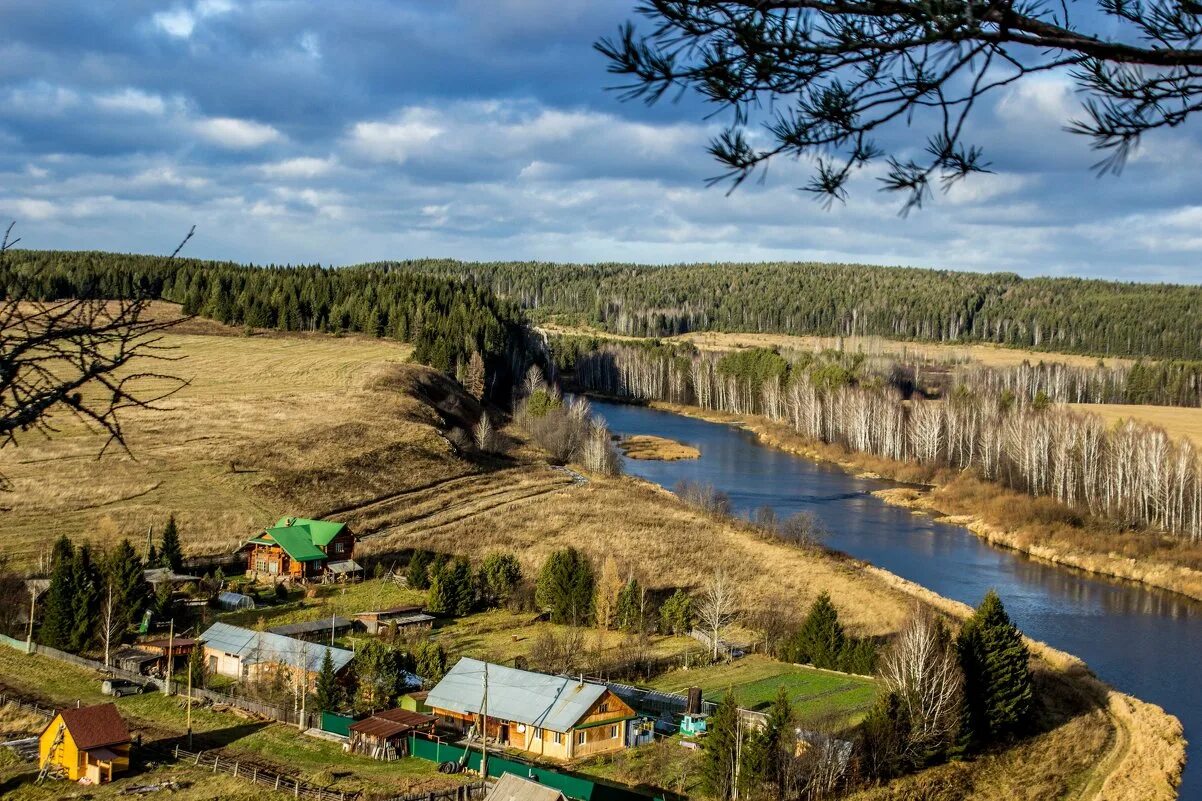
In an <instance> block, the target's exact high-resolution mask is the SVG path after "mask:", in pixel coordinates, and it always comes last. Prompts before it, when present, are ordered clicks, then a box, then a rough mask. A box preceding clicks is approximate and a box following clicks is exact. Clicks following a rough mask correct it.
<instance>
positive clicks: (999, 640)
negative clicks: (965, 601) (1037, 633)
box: [956, 590, 1035, 742]
mask: <svg viewBox="0 0 1202 801" xmlns="http://www.w3.org/2000/svg"><path fill="white" fill-rule="evenodd" d="M956 647H957V651H958V653H959V656H960V667H961V668H962V669H963V671H964V690H965V698H966V702H967V707H968V721H969V727H970V732H971V733H970V736H971V737H973V738H975V739H976V740H977V741H981V742H985V741H990V740H995V739H997V738H999V737H1003V736H1005V735H1007V734H1011V733H1014V732H1016V731H1018V730H1019V729H1020V728H1021V727H1022V725H1023V724H1024V723H1025V722H1026V719H1027V716H1028V715H1029V714H1030V711H1031V706H1032V703H1033V700H1034V694H1035V691H1034V684H1033V682H1032V678H1031V668H1030V654H1029V653H1028V651H1027V646H1026V643H1024V642H1023V639H1022V633H1021V632H1020V631H1019V630H1018V627H1016V626H1015V625H1014V624H1013V623H1012V622H1010V617H1009V615H1007V614H1006V609H1005V607H1004V606H1003V605H1002V601H1001V599H1000V598H999V597H998V595H997V593H996V592H994V591H993V590H990V591H989V592H988V593H987V594H986V595H985V598H984V600H982V601H981V605H980V606H978V607H977V611H976V612H975V613H974V614H973V616H972V617H971V618H969V619H968V620H967V621H966V622H965V623H964V626H963V627H962V628H961V629H960V635H959V637H958V638H957V640H956Z"/></svg>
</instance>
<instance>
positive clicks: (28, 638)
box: [25, 585, 38, 654]
mask: <svg viewBox="0 0 1202 801" xmlns="http://www.w3.org/2000/svg"><path fill="white" fill-rule="evenodd" d="M37 604H38V590H37V587H34V586H33V585H30V587H29V633H28V634H26V635H25V653H27V654H32V653H33V614H34V610H35V609H36V608H37Z"/></svg>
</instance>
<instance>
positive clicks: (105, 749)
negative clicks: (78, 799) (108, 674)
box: [38, 704, 130, 784]
mask: <svg viewBox="0 0 1202 801" xmlns="http://www.w3.org/2000/svg"><path fill="white" fill-rule="evenodd" d="M129 747H130V736H129V727H127V726H126V725H125V721H124V720H123V719H122V718H121V713H119V712H118V711H117V707H115V706H114V705H112V704H97V705H96V706H85V707H79V708H75V709H63V710H61V711H60V712H59V713H58V714H57V715H55V716H54V718H53V719H52V720H51V721H50V723H49V724H48V725H47V726H46V728H45V729H43V730H42V733H41V735H40V736H39V737H38V761H39V764H40V765H41V766H42V767H43V768H46V767H47V766H51V767H57V768H58V769H59V770H61V771H62V772H63V773H64V774H65V775H66V777H67V778H68V779H70V780H71V781H78V780H79V779H81V778H87V779H89V780H90V781H92V782H93V783H94V784H102V783H104V782H111V781H112V780H113V777H114V776H119V775H121V774H122V773H125V772H127V771H128V770H129Z"/></svg>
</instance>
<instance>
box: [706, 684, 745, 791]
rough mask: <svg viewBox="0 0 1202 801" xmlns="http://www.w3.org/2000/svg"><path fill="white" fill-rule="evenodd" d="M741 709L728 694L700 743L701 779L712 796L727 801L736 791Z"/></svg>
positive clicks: (711, 716) (709, 723)
mask: <svg viewBox="0 0 1202 801" xmlns="http://www.w3.org/2000/svg"><path fill="white" fill-rule="evenodd" d="M738 737H739V708H738V706H737V705H736V704H735V696H734V694H733V693H731V692H727V693H726V696H725V697H723V699H722V702H721V703H719V704H718V708H717V709H716V710H715V711H714V714H712V715H710V718H709V721H708V722H707V724H706V734H705V739H704V740H702V741H701V747H702V762H701V777H702V780H703V782H704V784H705V787H706V789H707V790H709V794H710V795H711V796H712V797H714V798H717V799H719V801H727V799H729V798H730V797H731V796H732V795H733V790H734V787H735V760H736V759H737V755H738V745H739V741H738Z"/></svg>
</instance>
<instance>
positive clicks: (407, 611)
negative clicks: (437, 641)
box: [355, 606, 434, 634]
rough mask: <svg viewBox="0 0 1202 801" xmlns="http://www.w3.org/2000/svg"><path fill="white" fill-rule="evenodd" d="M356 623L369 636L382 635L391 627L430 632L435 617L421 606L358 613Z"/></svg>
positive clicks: (395, 607)
mask: <svg viewBox="0 0 1202 801" xmlns="http://www.w3.org/2000/svg"><path fill="white" fill-rule="evenodd" d="M355 622H357V623H358V624H359V625H361V626H362V627H363V629H364V631H366V632H367V633H368V634H380V633H381V632H382V631H383V630H384V629H386V628H388V627H389V626H395V627H396V628H397V629H398V630H402V631H404V630H410V631H411V630H414V629H420V630H428V629H429V628H430V627H431V626H433V625H434V616H433V615H429V614H426V613H425V612H423V611H422V608H421V607H420V606H394V607H392V608H391V609H377V610H374V611H371V612H356V613H355Z"/></svg>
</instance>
